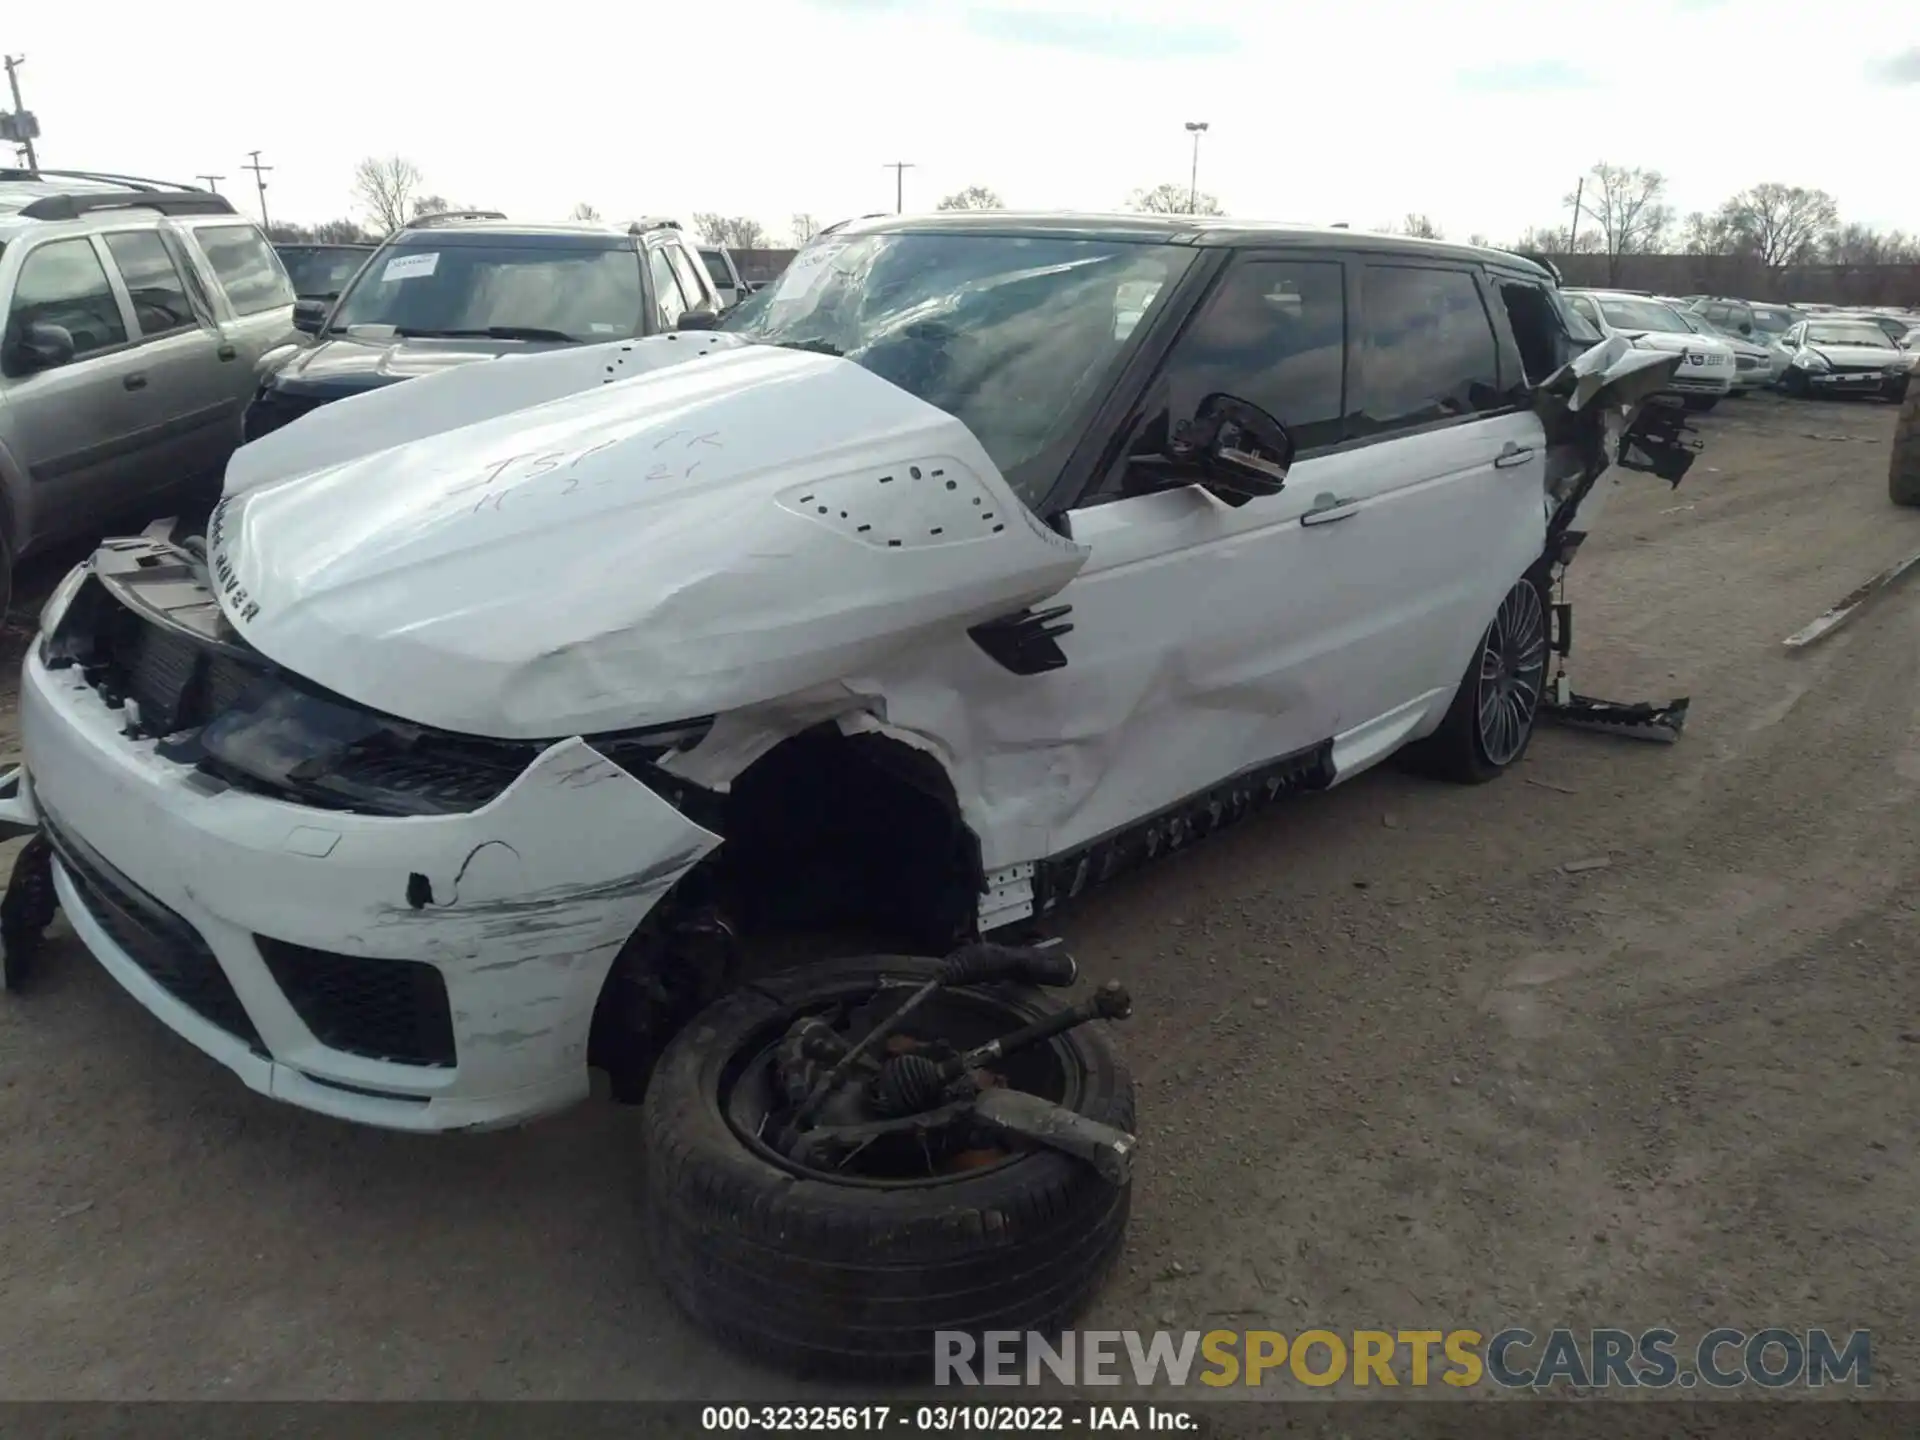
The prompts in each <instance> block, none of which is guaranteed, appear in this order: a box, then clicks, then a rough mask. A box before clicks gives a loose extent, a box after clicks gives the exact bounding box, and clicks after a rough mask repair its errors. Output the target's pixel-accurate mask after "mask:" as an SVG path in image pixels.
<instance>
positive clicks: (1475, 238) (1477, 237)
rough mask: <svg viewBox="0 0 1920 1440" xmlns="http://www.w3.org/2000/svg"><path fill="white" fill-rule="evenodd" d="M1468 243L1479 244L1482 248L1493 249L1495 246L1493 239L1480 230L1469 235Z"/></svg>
mask: <svg viewBox="0 0 1920 1440" xmlns="http://www.w3.org/2000/svg"><path fill="white" fill-rule="evenodd" d="M1467 244H1469V245H1477V246H1479V247H1480V248H1481V249H1482V250H1491V249H1492V248H1493V241H1491V240H1489V239H1488V238H1487V237H1486V236H1485V235H1482V234H1481V233H1480V232H1479V231H1478V230H1476V231H1474V232H1473V234H1471V235H1469V236H1467Z"/></svg>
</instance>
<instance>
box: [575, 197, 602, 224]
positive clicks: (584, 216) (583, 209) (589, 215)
mask: <svg viewBox="0 0 1920 1440" xmlns="http://www.w3.org/2000/svg"><path fill="white" fill-rule="evenodd" d="M567 218H568V219H569V220H598V219H599V218H600V212H599V211H598V210H596V209H594V208H593V206H591V205H589V204H588V203H587V202H586V201H584V200H582V201H581V202H580V203H579V204H578V205H576V206H574V207H573V209H572V210H571V211H570V212H569V213H568V215H567Z"/></svg>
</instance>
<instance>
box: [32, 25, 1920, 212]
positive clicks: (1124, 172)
mask: <svg viewBox="0 0 1920 1440" xmlns="http://www.w3.org/2000/svg"><path fill="white" fill-rule="evenodd" d="M172 14H173V19H174V22H175V23H167V24H161V25H159V26H157V27H156V25H155V24H154V23H153V22H154V21H155V19H156V16H157V12H155V11H154V10H153V8H152V7H151V5H144V4H143V5H142V6H140V7H139V9H138V10H136V9H135V8H134V7H133V6H132V5H130V4H127V3H125V0H104V3H95V4H85V5H81V4H30V3H26V0H21V3H17V4H11V5H7V6H5V7H4V9H3V10H0V46H4V47H5V48H6V49H7V51H8V52H9V53H12V54H24V55H25V56H26V57H27V62H26V64H25V66H23V67H22V69H21V72H20V78H21V82H22V87H23V91H24V95H25V99H26V102H27V107H28V108H29V109H31V110H33V111H34V112H35V113H36V114H37V115H38V116H39V117H40V123H41V128H42V131H43V138H42V141H41V145H40V161H41V164H42V165H45V166H65V167H69V168H100V169H114V170H123V171H128V172H131V173H135V174H145V175H159V176H166V177H170V178H179V179H185V180H187V181H188V182H189V183H192V176H193V175H194V173H195V172H198V171H205V172H209V173H213V174H224V175H225V176H226V180H225V181H224V183H223V184H221V186H220V188H221V189H222V190H224V191H227V192H229V193H233V194H236V195H238V196H240V197H244V199H245V201H246V203H247V206H248V207H249V208H252V207H253V204H254V201H253V194H252V189H251V177H250V176H249V175H248V174H247V172H246V171H244V170H242V169H241V168H240V167H241V165H242V164H243V163H244V162H245V161H246V158H247V152H248V151H249V150H252V149H255V148H258V149H260V150H261V151H263V152H264V154H263V157H262V158H263V160H264V161H265V163H267V164H270V165H272V166H273V167H274V169H273V171H272V173H271V174H270V175H268V177H267V180H268V187H269V188H268V192H267V201H268V206H269V209H270V211H271V213H272V214H273V216H274V217H275V218H278V219H290V220H303V221H315V220H322V219H327V218H331V217H334V216H338V215H341V214H344V213H347V212H348V211H349V209H350V207H351V206H352V205H353V197H352V176H353V168H354V164H355V162H356V161H357V160H359V159H360V158H361V157H362V156H365V155H369V154H381V155H386V154H392V153H398V154H402V155H404V156H406V157H407V158H409V159H411V160H412V161H414V162H415V163H416V164H417V165H418V166H419V167H420V169H421V170H422V171H423V172H424V174H425V176H426V181H427V185H428V187H429V188H430V189H431V190H433V191H435V192H438V193H440V194H443V195H445V196H448V197H450V198H451V199H453V200H455V201H457V202H462V203H467V204H473V205H484V206H487V207H490V208H496V209H501V210H505V211H506V212H507V213H509V214H510V215H512V216H514V217H515V218H524V219H546V218H556V219H557V218H559V217H561V216H563V215H564V214H565V213H566V212H567V211H568V210H569V209H570V208H571V207H572V206H573V205H574V204H575V203H576V202H578V201H583V200H584V201H587V202H589V203H591V204H593V205H594V206H595V207H597V208H598V209H599V210H600V211H601V212H602V213H603V214H605V215H606V216H608V217H609V218H610V219H625V218H628V217H630V216H633V215H638V214H677V215H680V216H683V217H686V216H690V215H691V214H692V212H694V211H696V210H717V211H721V212H724V213H727V214H749V215H752V216H754V217H755V218H757V219H759V220H761V221H762V222H763V223H764V224H766V225H767V226H768V227H769V229H770V230H772V231H773V232H774V233H775V234H776V236H779V237H781V238H782V239H784V237H785V235H786V233H787V230H788V220H789V217H790V216H791V215H792V214H793V213H794V212H796V211H807V212H811V213H812V214H814V215H815V216H816V217H818V218H819V219H820V220H821V221H822V222H825V221H831V220H838V219H842V218H844V217H845V216H847V215H850V214H860V213H866V212H871V211H876V210H891V209H892V208H893V200H894V176H893V172H892V171H890V170H886V169H883V168H882V167H883V165H884V164H885V163H886V162H888V161H891V160H908V161H912V162H914V164H915V166H916V168H914V169H912V170H909V171H907V172H906V204H907V208H908V209H909V210H913V209H931V208H933V206H934V204H935V203H936V202H937V201H938V200H939V198H940V197H941V196H942V195H944V194H947V193H949V192H951V191H953V190H956V189H959V188H960V187H962V186H965V185H968V184H976V183H977V184H984V185H988V186H991V187H993V189H995V190H996V191H998V192H999V194H1000V195H1001V196H1002V197H1003V198H1004V199H1005V200H1006V202H1007V203H1008V204H1009V205H1012V206H1016V207H1021V208H1035V209H1037V208H1049V207H1060V208H1066V209H1076V210H1100V209H1117V208H1120V207H1121V206H1122V204H1123V202H1124V201H1125V199H1126V197H1127V195H1128V193H1129V192H1130V191H1132V190H1134V189H1136V188H1138V187H1141V186H1150V185H1153V184H1156V183H1158V182H1161V181H1174V182H1178V183H1180V184H1182V185H1184V184H1185V183H1186V181H1187V176H1188V165H1189V161H1190V150H1189V137H1188V135H1187V133H1186V132H1185V130H1184V129H1183V128H1182V127H1183V123H1184V122H1186V121H1189V120H1204V121H1206V122H1208V124H1209V125H1210V126H1211V129H1210V131H1209V132H1208V134H1207V135H1206V136H1205V137H1204V138H1203V140H1202V142H1201V150H1200V186H1201V188H1202V189H1203V190H1207V191H1210V192H1213V193H1215V194H1217V195H1218V196H1219V197H1220V200H1221V202H1222V203H1223V204H1224V205H1225V207H1226V209H1227V210H1228V212H1229V213H1232V214H1236V215H1246V216H1257V217H1260V218H1265V219H1278V220H1298V221H1307V222H1317V223H1318V222H1329V221H1342V220H1344V221H1348V222H1351V223H1353V224H1356V225H1374V224H1379V223H1381V222H1384V221H1388V220H1398V219H1399V218H1400V217H1401V216H1402V215H1404V214H1406V213H1407V212H1409V211H1420V212H1425V213H1427V214H1428V215H1430V216H1432V217H1433V218H1434V219H1435V220H1436V221H1437V222H1438V223H1439V224H1440V225H1441V226H1442V228H1443V229H1444V230H1445V231H1446V233H1447V234H1448V235H1449V236H1452V237H1456V238H1465V237H1466V236H1467V235H1469V234H1471V233H1481V234H1485V235H1487V236H1489V237H1491V238H1493V239H1495V240H1497V241H1507V240H1511V239H1512V238H1514V237H1515V236H1516V235H1518V233H1519V232H1520V231H1522V230H1523V229H1524V228H1526V227H1527V226H1529V225H1533V224H1553V223H1564V219H1565V209H1564V207H1563V206H1562V204H1561V199H1562V197H1563V196H1564V195H1566V194H1567V193H1568V192H1569V191H1571V190H1572V189H1573V185H1574V182H1575V180H1576V179H1578V177H1579V175H1580V172H1581V171H1582V170H1583V169H1585V168H1586V167H1587V166H1589V165H1591V164H1593V163H1594V162H1595V161H1598V160H1608V161H1612V162H1615V163H1618V164H1623V165H1639V166H1646V167H1650V168H1654V169H1658V170H1661V171H1663V172H1665V174H1666V175H1667V176H1668V177H1669V180H1670V199H1671V201H1672V203H1673V204H1674V205H1675V207H1676V209H1677V210H1678V211H1679V212H1680V213H1682V214H1684V213H1685V212H1687V211H1689V210H1693V209H1710V208H1712V207H1713V206H1714V205H1716V204H1717V203H1718V202H1719V201H1721V200H1722V199H1724V198H1725V197H1726V196H1727V195H1729V194H1731V193H1733V192H1734V191H1736V190H1739V189H1741V188H1742V187H1744V186H1747V185H1751V184H1754V183H1756V182H1759V181H1765V180H1779V181H1783V182H1786V183H1789V184H1798V185H1808V186H1817V187H1819V188H1822V189H1825V190H1828V191H1830V192H1832V193H1833V194H1834V195H1835V196H1836V197H1837V199H1838V200H1839V203H1840V210H1841V214H1842V217H1843V218H1845V219H1850V220H1864V221H1868V222H1870V223H1874V224H1878V225H1882V226H1897V227H1900V228H1902V229H1906V230H1908V231H1920V170H1916V167H1915V164H1914V157H1915V155H1916V154H1917V153H1920V151H1916V148H1915V147H1916V145H1917V144H1920V3H1915V0H1847V3H1845V4H1840V5H1834V4H1808V3H1806V0H1608V3H1606V4H1605V5H1604V6H1594V5H1575V4H1570V3H1549V0H1482V3H1478V4H1476V3H1474V0H1463V3H1458V4H1451V5H1432V4H1414V3H1411V0H1340V3H1337V4H1325V3H1311V4H1301V3H1275V0H1266V3H1256V0H1238V3H1233V0H1029V3H1019V0H724V3H717V4H712V5H692V4H684V3H680V4H665V3H661V0H620V3H603V4H592V5H589V4H577V3H566V0H545V3H541V4H538V5H530V6H529V5H504V4H502V5H497V6H491V7H489V6H485V5H474V4H464V5H454V4H451V3H439V0H387V3H382V4H363V3H359V0H326V3H322V4H284V3H283V4H271V5H269V4H262V3H260V0H250V3H244V4H240V3H227V0H219V3H209V0H193V3H188V4H186V5H183V6H180V7H179V8H178V9H177V11H175V12H172ZM1602 17H1604V23H1602Z"/></svg>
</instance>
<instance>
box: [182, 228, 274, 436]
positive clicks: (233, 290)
mask: <svg viewBox="0 0 1920 1440" xmlns="http://www.w3.org/2000/svg"><path fill="white" fill-rule="evenodd" d="M186 233H187V234H188V235H190V236H191V237H192V240H193V243H194V246H195V248H196V249H197V250H198V252H199V258H200V260H201V261H202V262H204V264H205V266H206V270H207V273H208V275H209V276H210V280H211V284H212V285H213V286H215V287H217V289H218V291H219V294H220V296H221V298H222V299H224V300H225V302H226V306H227V317H226V326H225V329H226V338H227V340H228V341H229V343H231V344H232V346H233V347H234V350H235V356H234V363H233V365H232V366H231V368H232V369H233V371H234V372H235V378H234V380H233V384H234V385H235V386H236V388H237V389H238V390H239V392H240V395H241V398H242V400H243V401H244V399H245V398H246V397H247V396H248V395H250V394H251V393H252V391H253V384H254V367H255V366H256V365H257V364H258V363H259V361H260V357H261V356H262V355H265V354H266V353H267V351H269V350H271V349H273V348H274V347H275V346H276V345H284V344H287V343H288V342H290V341H294V340H298V339H299V338H300V335H299V332H298V331H296V330H295V329H294V328H293V282H292V281H291V280H289V279H288V278H287V271H286V267H285V266H283V265H282V264H281V263H280V257H279V256H278V255H276V254H274V253H273V247H272V246H271V245H269V244H268V243H267V240H266V237H265V236H264V235H262V234H261V233H260V232H259V230H257V229H256V228H255V227H254V226H252V225H250V224H249V223H248V222H246V221H245V220H240V219H237V218H235V219H224V218H223V219H220V220H216V221H200V222H198V223H196V224H194V225H192V226H191V227H189V228H188V229H187V232H186Z"/></svg>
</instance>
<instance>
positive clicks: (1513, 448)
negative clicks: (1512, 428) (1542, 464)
mask: <svg viewBox="0 0 1920 1440" xmlns="http://www.w3.org/2000/svg"><path fill="white" fill-rule="evenodd" d="M1532 458H1533V447H1532V446H1531V445H1516V444H1515V443H1514V442H1513V441H1511V440H1509V441H1508V442H1507V443H1506V448H1504V449H1503V450H1501V452H1500V453H1499V454H1498V455H1496V456H1494V457H1493V463H1494V467H1495V468H1496V469H1500V470H1505V469H1506V468H1507V467H1509V466H1511V465H1524V464H1526V463H1527V461H1529V460H1531V459H1532Z"/></svg>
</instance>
